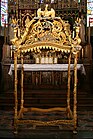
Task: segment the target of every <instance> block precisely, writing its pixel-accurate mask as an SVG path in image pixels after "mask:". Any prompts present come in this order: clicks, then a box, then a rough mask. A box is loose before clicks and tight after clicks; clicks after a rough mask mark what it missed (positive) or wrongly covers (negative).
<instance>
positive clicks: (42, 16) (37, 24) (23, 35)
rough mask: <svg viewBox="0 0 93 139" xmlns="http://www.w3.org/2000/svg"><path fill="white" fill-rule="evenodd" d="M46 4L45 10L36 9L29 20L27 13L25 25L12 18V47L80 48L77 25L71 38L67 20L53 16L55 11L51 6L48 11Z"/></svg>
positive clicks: (18, 48) (24, 49)
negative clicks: (35, 12) (35, 13)
mask: <svg viewBox="0 0 93 139" xmlns="http://www.w3.org/2000/svg"><path fill="white" fill-rule="evenodd" d="M47 8H48V5H46V7H45V10H44V11H42V10H41V8H39V9H38V10H37V17H34V18H33V19H32V20H30V18H29V16H28V14H27V17H26V19H25V27H22V26H19V23H20V21H19V20H13V23H12V25H13V27H14V38H13V39H12V40H11V42H12V44H13V45H14V49H15V48H16V50H18V51H25V52H26V51H30V49H31V50H34V49H35V50H36V49H37V50H38V49H41V48H47V47H49V48H50V49H51V47H52V48H53V49H57V48H58V50H62V51H63V50H65V51H68V50H70V49H71V48H73V51H77V50H78V49H81V46H80V45H79V44H80V42H81V39H80V38H79V26H80V24H79V23H78V24H77V26H76V35H75V37H74V38H72V34H71V30H70V24H69V23H68V21H64V20H62V19H61V18H60V17H55V11H54V9H52V8H51V10H50V11H48V9H47Z"/></svg>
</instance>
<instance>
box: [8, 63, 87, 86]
mask: <svg viewBox="0 0 93 139" xmlns="http://www.w3.org/2000/svg"><path fill="white" fill-rule="evenodd" d="M21 68H22V65H21V64H17V70H18V71H21ZM23 68H24V76H25V78H24V88H25V84H28V85H27V87H28V88H29V84H30V88H31V87H32V88H33V87H35V88H36V87H38V88H42V87H41V86H40V85H45V86H46V88H47V85H48V87H49V86H50V85H51V88H53V87H54V86H55V88H60V87H61V88H62V85H63V83H65V84H66V81H67V77H68V73H67V71H68V64H24V65H23ZM70 70H71V78H72V80H73V71H74V64H70ZM77 70H78V71H80V75H79V76H81V78H82V76H83V75H84V76H85V75H86V72H85V68H84V65H83V64H77ZM13 71H14V64H11V66H10V69H9V72H8V74H9V75H10V76H13ZM19 77H20V75H19ZM18 81H19V80H18ZM18 85H19V86H20V84H18ZM60 85H61V86H60Z"/></svg>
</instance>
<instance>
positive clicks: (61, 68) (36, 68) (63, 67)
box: [8, 64, 86, 75]
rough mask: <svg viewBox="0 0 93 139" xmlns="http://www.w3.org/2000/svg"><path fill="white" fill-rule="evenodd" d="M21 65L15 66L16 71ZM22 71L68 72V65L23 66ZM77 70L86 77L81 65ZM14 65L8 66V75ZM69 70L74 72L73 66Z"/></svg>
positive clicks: (10, 73)
mask: <svg viewBox="0 0 93 139" xmlns="http://www.w3.org/2000/svg"><path fill="white" fill-rule="evenodd" d="M21 68H22V64H17V70H21ZM23 68H24V71H68V64H23ZM77 69H78V70H80V71H81V73H82V74H84V75H86V72H85V68H84V65H83V64H77ZM13 70H14V64H11V65H10V69H9V72H8V74H9V75H12V74H13V73H12V71H13ZM70 70H74V64H70Z"/></svg>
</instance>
